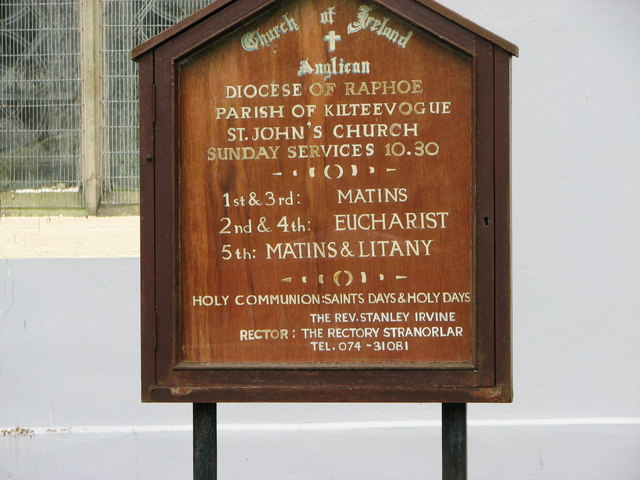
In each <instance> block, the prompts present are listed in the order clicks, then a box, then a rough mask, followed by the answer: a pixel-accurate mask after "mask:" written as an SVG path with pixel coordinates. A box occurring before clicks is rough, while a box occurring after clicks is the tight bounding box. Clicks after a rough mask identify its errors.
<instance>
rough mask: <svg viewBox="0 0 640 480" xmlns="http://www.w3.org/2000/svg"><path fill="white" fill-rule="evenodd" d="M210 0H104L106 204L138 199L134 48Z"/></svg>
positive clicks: (104, 171) (103, 69)
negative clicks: (132, 50)
mask: <svg viewBox="0 0 640 480" xmlns="http://www.w3.org/2000/svg"><path fill="white" fill-rule="evenodd" d="M210 1H211V0H144V1H143V0H102V1H101V5H102V55H101V57H102V75H103V78H102V112H103V124H102V165H101V172H102V203H105V204H114V205H126V204H136V203H138V201H139V190H140V179H139V177H140V170H139V165H138V123H139V118H138V85H137V81H138V80H137V75H138V72H137V65H136V64H135V63H134V62H132V61H131V56H130V55H131V49H132V48H133V47H135V46H137V45H139V44H141V43H142V42H144V41H146V40H148V39H149V38H151V37H153V36H155V35H156V34H158V33H160V32H161V31H162V30H164V29H166V28H167V27H169V26H171V25H173V24H174V23H176V22H178V21H179V20H182V19H183V18H185V17H187V16H188V15H190V14H192V13H193V12H195V11H196V10H198V9H200V8H202V7H204V6H206V5H207V4H209V3H210Z"/></svg>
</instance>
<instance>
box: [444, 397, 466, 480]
mask: <svg viewBox="0 0 640 480" xmlns="http://www.w3.org/2000/svg"><path fill="white" fill-rule="evenodd" d="M442 480H467V404H466V403H443V404H442Z"/></svg>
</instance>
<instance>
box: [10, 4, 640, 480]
mask: <svg viewBox="0 0 640 480" xmlns="http://www.w3.org/2000/svg"><path fill="white" fill-rule="evenodd" d="M445 4H446V5H447V6H448V7H449V8H451V9H453V10H455V11H457V12H459V13H461V14H463V15H464V16H466V17H468V18H470V19H472V20H474V21H475V22H477V23H479V24H480V25H482V26H484V27H486V28H488V29H490V30H492V31H495V32H496V33H498V34H500V35H502V36H504V37H505V38H507V39H509V40H511V41H513V42H514V43H516V44H518V45H519V47H520V51H521V58H519V59H515V60H514V64H513V244H514V252H513V265H514V267H513V268H514V285H513V286H514V298H513V301H514V357H515V358H514V365H515V371H514V377H515V402H514V403H513V404H511V405H471V406H470V407H469V421H470V429H469V436H470V440H469V442H470V444H469V460H470V479H473V480H480V479H487V480H496V479H504V480H516V479H548V480H557V479H579V480H595V479H612V480H636V479H638V478H640V455H638V451H639V447H640V295H639V292H640V253H639V252H640V250H639V247H638V246H639V245H640V93H639V92H640V89H639V87H640V2H638V0H606V1H605V0H538V1H536V2H528V1H527V2H525V1H522V0H516V1H514V0H483V1H482V2H478V1H476V0H447V1H446V2H445ZM95 221H96V220H95V219H90V220H86V221H85V224H84V227H83V225H82V220H81V221H80V223H81V225H80V226H79V227H78V228H80V230H79V231H77V233H73V234H71V235H72V238H70V239H69V241H68V243H70V244H71V243H74V242H76V243H79V244H82V243H84V242H78V238H80V237H81V238H85V237H84V236H85V235H90V234H91V228H93V227H92V225H93V226H95V223H91V222H95ZM98 222H99V221H98ZM106 222H107V221H106V220H105V223H104V224H103V225H104V228H106V229H113V228H115V229H116V231H118V229H121V230H120V233H121V234H122V235H124V237H125V238H126V237H127V236H128V238H129V242H130V243H129V246H128V247H127V243H126V240H125V242H124V244H118V245H119V246H115V245H111V246H110V245H109V244H108V245H106V246H105V247H104V249H101V251H100V252H97V253H95V252H93V253H91V254H88V255H87V254H86V251H85V250H83V249H82V248H83V247H79V250H78V249H76V250H74V252H73V253H60V251H59V250H56V249H55V248H53V247H54V246H57V247H59V245H53V244H55V243H60V240H47V238H55V233H46V232H45V233H43V234H42V237H41V238H42V240H41V241H40V242H47V241H51V242H52V245H50V246H47V248H44V249H38V248H37V246H33V247H30V248H28V249H26V251H25V249H22V250H20V249H19V246H20V244H21V243H22V241H21V240H20V238H21V237H20V234H19V232H20V229H21V228H30V227H29V224H28V221H27V220H25V221H24V223H23V224H22V226H21V224H20V221H12V222H9V221H7V219H0V256H1V257H2V259H0V428H1V429H3V433H4V434H3V435H0V479H19V480H27V479H28V480H37V479H69V480H75V479H87V478H91V479H92V480H100V479H120V478H126V479H151V478H153V479H167V480H169V479H171V480H174V479H178V478H189V475H190V468H191V467H190V465H191V437H190V431H189V424H190V422H191V417H190V415H191V412H190V406H187V405H158V404H155V405H149V404H145V405H143V404H141V403H140V402H139V385H138V378H139V366H138V363H139V351H138V344H139V326H138V323H139V320H138V318H139V313H138V309H139V306H138V305H139V295H138V282H139V272H138V263H137V259H136V258H135V257H130V258H125V257H127V256H130V255H135V242H136V240H135V232H132V231H131V228H130V226H128V224H127V220H126V219H123V220H122V224H121V225H120V226H119V227H118V224H117V222H116V223H115V224H113V223H110V224H107V223H106ZM50 223H51V222H48V221H46V220H45V219H42V220H41V224H40V225H41V226H40V227H38V229H39V230H43V229H44V228H45V227H43V225H49V224H50ZM114 225H115V226H114ZM64 228H65V229H66V230H65V231H66V232H68V233H70V232H72V230H71V229H70V227H68V226H67V227H64ZM83 228H85V230H84V231H83V230H82V229H83ZM97 228H100V227H97ZM111 231H112V232H113V230H111ZM74 232H76V231H74ZM94 232H95V231H94ZM48 235H49V236H48ZM105 235H106V233H105ZM98 236H100V235H98ZM74 244H75V243H74ZM131 245H134V247H133V249H134V250H133V252H134V253H132V248H131ZM50 247H51V248H50ZM39 250H45V251H47V250H48V251H49V253H42V252H41V253H37V252H38V251H39ZM56 252H58V253H56ZM83 252H84V253H83ZM43 255H44V256H45V257H47V258H26V257H33V256H39V257H42V256H43ZM67 255H68V256H69V257H71V256H73V257H75V258H68V257H67ZM86 256H104V257H114V256H115V257H116V258H82V257H86ZM52 257H63V258H52ZM219 413H220V434H219V436H220V478H221V479H222V480H228V479H249V478H256V479H261V480H269V479H277V480H286V479H291V480H293V479H296V480H298V479H323V480H324V479H345V480H346V479H349V480H352V479H387V478H388V479H392V478H393V479H397V478H404V479H437V478H439V477H440V466H439V465H440V453H439V448H440V447H439V435H440V430H439V427H438V425H437V420H438V418H439V409H438V406H436V405H380V404H374V405H353V404H350V405H317V404H312V405H295V404H294V405H277V404H276V405H265V404H251V405H221V406H220V408H219ZM16 427H21V428H23V429H27V430H30V431H32V433H30V434H27V435H24V434H16V433H11V432H9V430H11V429H14V428H16ZM49 430H53V431H49Z"/></svg>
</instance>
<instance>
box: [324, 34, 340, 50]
mask: <svg viewBox="0 0 640 480" xmlns="http://www.w3.org/2000/svg"><path fill="white" fill-rule="evenodd" d="M341 40H342V37H341V36H340V35H336V32H335V30H331V31H330V32H329V33H328V34H327V35H325V36H324V41H325V42H329V51H330V52H335V51H336V42H339V41H341Z"/></svg>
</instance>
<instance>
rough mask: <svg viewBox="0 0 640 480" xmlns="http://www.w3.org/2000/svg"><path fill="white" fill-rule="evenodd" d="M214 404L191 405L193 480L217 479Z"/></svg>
mask: <svg viewBox="0 0 640 480" xmlns="http://www.w3.org/2000/svg"><path fill="white" fill-rule="evenodd" d="M217 467H218V444H217V420H216V404H215V403H194V404H193V480H216V479H217V478H218V468H217Z"/></svg>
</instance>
